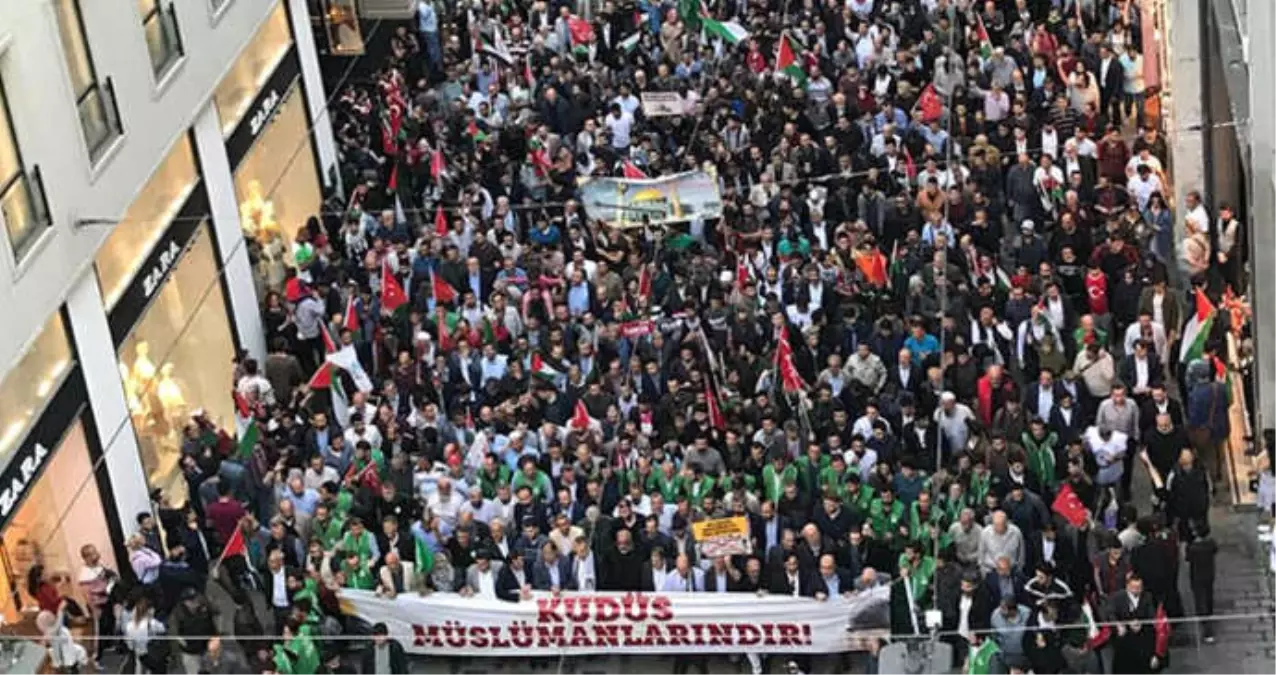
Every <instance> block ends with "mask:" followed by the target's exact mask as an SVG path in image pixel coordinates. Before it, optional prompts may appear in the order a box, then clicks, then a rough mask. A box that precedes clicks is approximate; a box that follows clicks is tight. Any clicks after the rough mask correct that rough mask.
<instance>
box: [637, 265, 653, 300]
mask: <svg viewBox="0 0 1276 675" xmlns="http://www.w3.org/2000/svg"><path fill="white" fill-rule="evenodd" d="M638 297H640V298H643V299H645V300H648V301H650V300H651V266H649V265H643V266H642V269H641V270H639V271H638Z"/></svg>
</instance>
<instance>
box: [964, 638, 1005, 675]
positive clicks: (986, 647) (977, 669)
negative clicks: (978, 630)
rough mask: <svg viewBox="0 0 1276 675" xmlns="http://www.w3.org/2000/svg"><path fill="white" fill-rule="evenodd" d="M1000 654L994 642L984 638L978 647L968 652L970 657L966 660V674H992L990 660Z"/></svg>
mask: <svg viewBox="0 0 1276 675" xmlns="http://www.w3.org/2000/svg"><path fill="white" fill-rule="evenodd" d="M1000 653H1001V648H1000V647H998V646H997V642H996V641H995V640H992V639H989V638H985V639H984V641H983V642H981V643H980V644H979V647H978V648H977V649H975V650H974V651H972V652H970V657H969V658H968V659H967V660H966V673H968V675H987V673H991V672H992V658H993V657H994V656H996V655H997V654H1000Z"/></svg>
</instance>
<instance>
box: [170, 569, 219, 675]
mask: <svg viewBox="0 0 1276 675" xmlns="http://www.w3.org/2000/svg"><path fill="white" fill-rule="evenodd" d="M181 598H182V601H181V602H180V603H178V605H177V607H176V608H175V609H174V610H173V614H172V615H171V616H170V617H169V627H170V630H171V632H172V634H173V636H174V637H176V638H177V639H178V643H177V645H178V647H179V652H178V653H179V655H180V656H181V658H182V667H183V668H184V669H185V670H186V672H188V673H195V672H199V668H200V658H201V657H202V656H203V655H204V651H205V650H206V649H207V647H208V640H209V638H211V637H214V636H216V635H217V616H216V614H215V613H214V611H213V608H212V606H211V605H209V604H208V601H207V600H206V599H204V596H203V595H201V594H200V593H199V591H196V590H195V589H194V588H186V589H184V590H183V591H182V596H181Z"/></svg>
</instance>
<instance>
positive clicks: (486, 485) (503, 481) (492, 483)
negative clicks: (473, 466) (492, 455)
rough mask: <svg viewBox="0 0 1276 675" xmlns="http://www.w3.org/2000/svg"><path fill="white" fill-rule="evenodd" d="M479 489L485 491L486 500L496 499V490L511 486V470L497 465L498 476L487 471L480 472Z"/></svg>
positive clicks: (502, 465)
mask: <svg viewBox="0 0 1276 675" xmlns="http://www.w3.org/2000/svg"><path fill="white" fill-rule="evenodd" d="M478 479H479V488H480V489H481V490H483V498H484V499H496V488H498V487H500V486H502V485H509V484H510V468H509V467H508V466H506V465H504V464H497V465H496V475H492V474H490V473H488V472H487V471H479V475H478Z"/></svg>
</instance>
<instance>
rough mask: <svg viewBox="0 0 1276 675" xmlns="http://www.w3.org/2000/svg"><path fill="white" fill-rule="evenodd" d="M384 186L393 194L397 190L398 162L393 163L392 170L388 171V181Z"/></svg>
mask: <svg viewBox="0 0 1276 675" xmlns="http://www.w3.org/2000/svg"><path fill="white" fill-rule="evenodd" d="M385 186H386V188H387V189H388V190H390V192H395V191H397V190H398V189H399V163H398V162H395V163H394V168H393V169H390V180H389V181H388V182H387V183H386V184H385Z"/></svg>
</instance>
